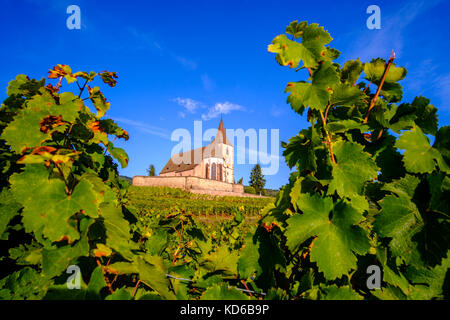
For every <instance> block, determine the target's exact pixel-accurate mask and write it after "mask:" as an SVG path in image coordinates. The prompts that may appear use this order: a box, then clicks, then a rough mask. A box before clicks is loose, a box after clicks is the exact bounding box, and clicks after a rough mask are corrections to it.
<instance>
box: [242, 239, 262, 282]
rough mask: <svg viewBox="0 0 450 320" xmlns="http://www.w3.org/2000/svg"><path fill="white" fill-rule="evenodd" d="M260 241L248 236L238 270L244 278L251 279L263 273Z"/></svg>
mask: <svg viewBox="0 0 450 320" xmlns="http://www.w3.org/2000/svg"><path fill="white" fill-rule="evenodd" d="M258 260H259V243H258V242H256V243H254V242H253V237H251V236H249V237H247V238H246V241H245V247H244V248H243V249H242V251H241V253H240V256H239V261H238V271H239V276H240V277H241V278H242V279H250V278H252V277H254V276H255V275H256V276H259V275H260V274H261V273H262V269H261V267H260V265H259V262H258Z"/></svg>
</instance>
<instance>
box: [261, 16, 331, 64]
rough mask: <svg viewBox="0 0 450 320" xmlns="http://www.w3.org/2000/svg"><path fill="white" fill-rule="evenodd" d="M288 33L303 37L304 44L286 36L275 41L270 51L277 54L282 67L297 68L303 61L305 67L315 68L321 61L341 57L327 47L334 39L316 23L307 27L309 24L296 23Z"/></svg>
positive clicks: (280, 36) (289, 28)
mask: <svg viewBox="0 0 450 320" xmlns="http://www.w3.org/2000/svg"><path fill="white" fill-rule="evenodd" d="M286 32H287V33H289V34H293V35H294V37H295V38H299V37H300V36H302V37H303V39H302V43H298V42H296V41H293V40H289V39H288V38H287V37H286V35H284V34H283V35H279V36H277V37H275V39H273V41H272V44H270V45H269V47H268V51H269V52H273V53H277V55H276V57H275V58H276V60H277V61H278V63H279V64H280V65H282V66H287V65H288V66H289V67H291V68H296V67H297V66H298V65H299V63H300V61H303V67H305V68H315V67H316V66H317V63H318V62H319V61H331V60H333V59H336V58H337V57H338V56H339V54H338V51H337V50H333V49H329V48H326V47H325V45H326V44H328V43H329V42H330V41H331V40H333V38H331V36H330V34H329V33H328V32H327V31H325V30H324V28H323V27H319V25H318V24H316V23H312V24H310V25H307V22H301V23H300V24H298V23H297V22H296V21H294V22H293V23H291V24H290V25H289V26H288V27H287V28H286Z"/></svg>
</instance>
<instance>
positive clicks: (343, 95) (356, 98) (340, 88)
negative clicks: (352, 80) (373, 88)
mask: <svg viewBox="0 0 450 320" xmlns="http://www.w3.org/2000/svg"><path fill="white" fill-rule="evenodd" d="M365 97H366V95H365V94H364V93H363V92H362V91H361V90H359V89H358V88H357V87H354V86H350V85H348V84H342V83H341V84H338V85H337V86H336V87H335V88H334V89H333V94H332V95H331V99H330V104H332V105H339V106H348V107H351V106H353V105H358V104H361V103H363V101H362V99H363V98H365Z"/></svg>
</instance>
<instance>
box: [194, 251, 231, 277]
mask: <svg viewBox="0 0 450 320" xmlns="http://www.w3.org/2000/svg"><path fill="white" fill-rule="evenodd" d="M238 260H239V256H238V253H237V252H236V251H233V252H230V250H229V249H228V246H220V247H218V248H217V249H216V250H215V251H213V252H211V253H209V254H208V255H206V256H204V257H202V258H201V260H200V261H199V264H200V266H201V267H202V268H204V269H206V270H208V271H209V272H220V273H222V274H223V275H225V276H233V275H236V274H237V263H238Z"/></svg>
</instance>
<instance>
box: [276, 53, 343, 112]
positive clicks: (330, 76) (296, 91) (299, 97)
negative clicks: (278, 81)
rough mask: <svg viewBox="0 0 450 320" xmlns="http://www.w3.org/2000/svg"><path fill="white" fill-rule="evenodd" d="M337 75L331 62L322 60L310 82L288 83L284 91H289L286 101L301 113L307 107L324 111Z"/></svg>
mask: <svg viewBox="0 0 450 320" xmlns="http://www.w3.org/2000/svg"><path fill="white" fill-rule="evenodd" d="M338 82H339V75H338V73H337V71H336V69H335V67H334V66H333V64H332V63H331V62H328V61H327V62H324V63H323V64H322V65H321V66H320V68H319V69H318V70H316V71H315V72H314V74H313V80H312V83H308V82H304V81H300V82H290V83H288V85H287V87H286V89H285V92H290V93H291V94H290V95H289V97H288V99H287V102H288V103H290V104H291V107H292V109H294V110H295V111H296V112H298V113H300V114H303V111H304V110H305V109H306V108H307V107H311V109H314V110H321V111H324V110H325V108H326V107H327V105H328V100H329V99H330V93H331V92H332V87H333V85H336V84H338Z"/></svg>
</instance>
